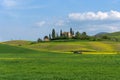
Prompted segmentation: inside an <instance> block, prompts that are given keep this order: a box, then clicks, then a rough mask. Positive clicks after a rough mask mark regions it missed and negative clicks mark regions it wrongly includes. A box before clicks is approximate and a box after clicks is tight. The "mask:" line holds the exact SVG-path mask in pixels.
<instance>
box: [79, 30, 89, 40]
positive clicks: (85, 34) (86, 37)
mask: <svg viewBox="0 0 120 80" xmlns="http://www.w3.org/2000/svg"><path fill="white" fill-rule="evenodd" d="M80 38H81V39H82V40H87V39H88V38H89V37H88V35H87V33H86V32H83V33H82V34H81V37H80Z"/></svg>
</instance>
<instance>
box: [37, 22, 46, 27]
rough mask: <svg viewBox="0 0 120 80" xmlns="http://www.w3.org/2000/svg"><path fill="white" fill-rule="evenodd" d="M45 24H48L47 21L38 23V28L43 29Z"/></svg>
mask: <svg viewBox="0 0 120 80" xmlns="http://www.w3.org/2000/svg"><path fill="white" fill-rule="evenodd" d="M45 24H46V22H45V21H40V22H37V23H36V26H38V27H42V26H44V25H45Z"/></svg>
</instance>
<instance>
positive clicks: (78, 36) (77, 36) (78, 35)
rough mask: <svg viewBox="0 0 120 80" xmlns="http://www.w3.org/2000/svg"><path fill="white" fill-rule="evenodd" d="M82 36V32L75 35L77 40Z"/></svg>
mask: <svg viewBox="0 0 120 80" xmlns="http://www.w3.org/2000/svg"><path fill="white" fill-rule="evenodd" d="M80 36H81V34H80V32H79V31H77V32H76V33H75V38H76V39H80Z"/></svg>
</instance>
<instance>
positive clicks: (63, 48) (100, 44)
mask: <svg viewBox="0 0 120 80" xmlns="http://www.w3.org/2000/svg"><path fill="white" fill-rule="evenodd" d="M4 44H7V45H12V46H17V47H20V48H28V49H33V50H38V51H47V52H59V53H71V52H72V51H79V50H82V51H87V52H84V53H90V54H91V53H105V54H106V53H108V54H109V53H116V52H117V53H118V52H119V51H120V43H119V42H112V41H68V42H40V43H35V44H31V42H28V41H24V44H23V41H18V42H17V41H15V42H14V41H9V42H4Z"/></svg>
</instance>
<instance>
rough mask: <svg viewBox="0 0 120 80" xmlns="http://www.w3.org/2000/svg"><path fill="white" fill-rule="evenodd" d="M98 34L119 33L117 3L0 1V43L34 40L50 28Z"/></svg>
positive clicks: (119, 2) (119, 6) (119, 7)
mask: <svg viewBox="0 0 120 80" xmlns="http://www.w3.org/2000/svg"><path fill="white" fill-rule="evenodd" d="M70 27H72V28H73V29H74V30H75V31H80V32H83V31H86V32H87V33H88V34H90V35H93V34H96V33H98V32H114V31H119V30H120V0H0V41H6V40H16V39H21V40H37V38H39V37H40V38H43V37H44V36H45V35H47V34H49V33H50V32H51V30H52V28H55V29H56V31H57V32H59V30H60V29H63V31H69V28H70Z"/></svg>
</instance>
